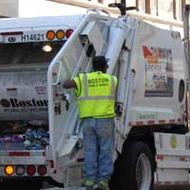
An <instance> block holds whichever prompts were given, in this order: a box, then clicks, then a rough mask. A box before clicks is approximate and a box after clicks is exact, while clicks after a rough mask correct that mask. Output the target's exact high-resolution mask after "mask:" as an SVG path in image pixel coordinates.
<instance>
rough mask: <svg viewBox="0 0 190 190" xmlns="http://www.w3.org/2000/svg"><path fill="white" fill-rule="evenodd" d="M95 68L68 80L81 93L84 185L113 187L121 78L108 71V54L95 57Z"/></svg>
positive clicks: (68, 85)
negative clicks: (118, 89)
mask: <svg viewBox="0 0 190 190" xmlns="http://www.w3.org/2000/svg"><path fill="white" fill-rule="evenodd" d="M92 66H93V69H94V71H93V72H89V73H83V74H79V75H78V76H77V77H75V78H73V79H72V80H68V81H66V82H64V84H63V87H64V88H66V89H69V88H74V89H75V94H76V96H77V101H78V108H79V116H80V119H81V122H80V125H81V127H82V130H83V143H84V186H85V187H86V189H87V190H94V189H96V188H97V189H98V190H109V185H108V182H109V179H110V177H111V175H112V173H113V150H114V117H115V108H114V107H115V94H116V86H117V78H116V77H115V76H113V75H110V74H106V70H107V68H108V65H107V61H106V59H105V57H104V56H96V57H94V58H93V60H92Z"/></svg>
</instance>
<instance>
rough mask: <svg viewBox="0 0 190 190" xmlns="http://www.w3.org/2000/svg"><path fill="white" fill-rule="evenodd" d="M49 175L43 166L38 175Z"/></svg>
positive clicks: (39, 168)
mask: <svg viewBox="0 0 190 190" xmlns="http://www.w3.org/2000/svg"><path fill="white" fill-rule="evenodd" d="M46 173H47V168H46V167H45V166H43V165H41V166H39V167H38V174H39V175H41V176H44V175H45V174H46Z"/></svg>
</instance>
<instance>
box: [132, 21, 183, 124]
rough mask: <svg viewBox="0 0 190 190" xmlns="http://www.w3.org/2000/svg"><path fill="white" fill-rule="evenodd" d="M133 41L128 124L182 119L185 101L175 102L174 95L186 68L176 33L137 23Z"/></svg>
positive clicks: (176, 98) (176, 94)
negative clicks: (132, 94)
mask: <svg viewBox="0 0 190 190" xmlns="http://www.w3.org/2000/svg"><path fill="white" fill-rule="evenodd" d="M173 34H175V35H173ZM134 39H135V41H134V47H133V51H132V60H131V62H132V67H133V68H134V70H135V72H136V78H135V91H134V99H133V102H132V113H131V116H130V118H131V122H133V123H134V122H137V121H144V122H146V121H148V120H152V121H154V122H155V123H159V120H165V121H166V120H168V119H174V120H177V119H178V118H182V115H183V108H184V102H185V98H183V100H182V101H181V102H179V100H178V93H179V81H180V80H181V79H183V80H184V81H185V79H186V75H185V68H186V66H185V62H184V52H183V44H182V42H181V40H180V37H179V34H178V33H174V32H171V31H166V30H161V29H159V28H157V27H154V26H152V25H150V24H146V23H145V22H139V24H138V28H136V35H135V38H134ZM163 39H167V40H163ZM176 47H177V48H176ZM179 108H180V109H179Z"/></svg>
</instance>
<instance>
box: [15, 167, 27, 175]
mask: <svg viewBox="0 0 190 190" xmlns="http://www.w3.org/2000/svg"><path fill="white" fill-rule="evenodd" d="M15 172H16V174H17V175H19V176H21V175H24V172H25V167H24V166H21V165H19V166H16V168H15Z"/></svg>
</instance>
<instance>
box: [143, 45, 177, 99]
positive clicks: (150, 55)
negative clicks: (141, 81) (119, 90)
mask: <svg viewBox="0 0 190 190" xmlns="http://www.w3.org/2000/svg"><path fill="white" fill-rule="evenodd" d="M143 55H144V59H145V97H171V96H173V85H174V84H173V83H174V82H173V81H174V79H173V64H172V51H171V49H166V48H159V47H150V48H149V47H147V46H143Z"/></svg>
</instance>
